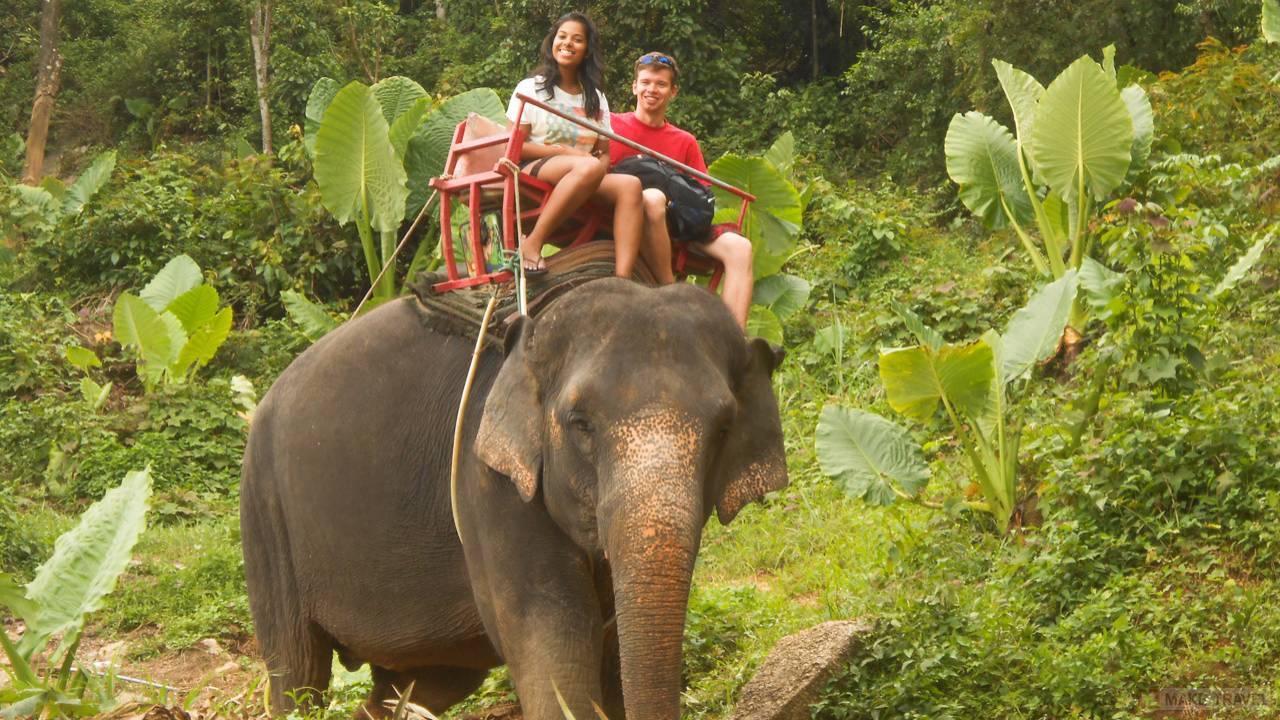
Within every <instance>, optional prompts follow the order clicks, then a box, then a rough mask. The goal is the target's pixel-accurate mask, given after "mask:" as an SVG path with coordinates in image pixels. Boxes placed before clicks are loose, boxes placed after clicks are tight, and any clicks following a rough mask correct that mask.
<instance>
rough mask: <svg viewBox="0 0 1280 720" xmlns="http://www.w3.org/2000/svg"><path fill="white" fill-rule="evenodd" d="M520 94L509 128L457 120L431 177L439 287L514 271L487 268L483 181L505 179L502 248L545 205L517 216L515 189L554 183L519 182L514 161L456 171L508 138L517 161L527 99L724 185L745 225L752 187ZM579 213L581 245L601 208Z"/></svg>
mask: <svg viewBox="0 0 1280 720" xmlns="http://www.w3.org/2000/svg"><path fill="white" fill-rule="evenodd" d="M516 100H517V102H518V104H517V106H516V117H515V121H514V122H512V123H511V126H510V128H509V130H508V131H507V132H505V133H497V134H494V135H490V136H486V137H480V138H473V139H470V140H464V135H465V132H466V121H463V122H461V123H459V124H458V127H457V129H456V130H455V131H454V135H453V143H452V144H451V145H450V148H449V154H448V157H447V158H446V161H445V171H444V174H443V175H441V176H440V177H438V178H434V179H433V180H432V181H431V185H432V187H434V188H436V189H437V190H439V191H440V194H441V198H440V199H441V203H440V227H441V233H440V242H441V245H442V247H441V250H442V251H443V253H442V254H443V257H444V265H445V272H446V274H447V276H448V281H446V282H442V283H439V284H438V285H437V286H436V290H437V291H445V290H452V289H456V288H461V287H468V286H473V285H479V284H484V283H490V282H503V281H506V280H509V279H511V277H512V273H511V272H510V271H509V270H496V271H488V270H487V269H486V267H485V251H484V240H483V237H482V234H481V226H482V224H483V222H482V219H481V209H480V203H481V188H482V187H483V186H485V185H493V184H498V183H501V184H502V186H503V190H504V192H503V203H502V216H503V222H502V234H503V238H502V239H501V242H502V245H503V247H504V249H506V250H507V251H508V252H513V251H516V250H517V247H516V235H515V233H516V232H517V225H519V226H521V227H522V226H523V221H524V220H527V219H530V218H535V217H537V216H538V215H539V214H540V213H541V206H540V204H538V205H537V206H536V207H535V208H534V209H533V210H527V211H525V212H523V213H522V214H521V215H522V216H521V217H520V218H517V217H516V214H517V213H516V207H515V193H516V192H523V191H525V190H526V188H527V189H528V190H530V191H533V192H540V193H544V194H545V193H547V192H549V191H550V189H551V187H552V186H551V185H550V184H548V183H546V182H544V181H541V180H538V179H537V178H536V177H534V176H533V175H530V174H528V173H525V172H519V179H518V182H517V178H516V173H514V172H513V171H512V170H511V169H510V167H511V166H509V165H507V164H506V163H499V164H498V165H496V166H495V167H493V168H491V169H486V170H483V171H480V172H472V173H469V174H468V175H466V176H463V177H454V175H453V173H454V172H455V170H456V169H457V166H458V162H459V160H460V159H461V157H462V156H463V155H465V154H467V153H470V152H474V151H477V150H482V149H484V148H487V147H492V146H495V145H499V144H502V143H506V144H507V147H506V151H505V154H504V157H505V158H506V159H507V160H509V161H511V163H512V164H513V165H514V166H516V167H518V166H519V164H520V156H521V154H522V151H523V148H524V140H525V137H524V133H523V132H521V130H520V126H521V121H522V119H523V117H524V111H525V108H526V106H528V105H533V106H534V107H537V108H539V109H541V110H543V111H545V112H548V113H550V114H552V115H554V116H556V117H559V118H562V119H564V120H566V121H568V122H571V123H573V124H575V125H578V126H580V127H583V128H586V129H588V130H591V131H592V132H594V133H596V134H598V135H600V136H602V137H606V138H608V139H609V140H610V141H612V142H618V143H622V144H623V145H626V146H627V147H629V148H631V149H633V150H635V151H636V152H638V153H641V154H643V155H647V156H649V157H652V158H654V159H656V160H658V161H659V162H663V163H666V164H667V165H670V166H672V167H674V168H676V169H678V170H680V171H681V172H683V173H685V174H687V175H689V176H691V177H694V178H697V179H699V180H702V181H703V182H705V183H707V184H709V185H712V186H714V187H717V188H720V189H721V190H724V191H725V192H728V193H730V194H731V195H734V196H735V197H737V198H739V199H740V200H741V206H740V209H739V212H738V220H737V222H735V223H732V226H733V227H734V229H735V230H737V231H739V232H740V231H741V229H742V222H743V220H744V219H745V218H746V217H747V210H748V208H749V207H750V205H751V203H752V202H754V201H755V199H756V198H755V196H754V195H752V194H751V193H748V192H746V191H744V190H741V189H740V188H737V187H735V186H733V185H731V184H729V183H727V182H725V181H723V180H720V179H719V178H716V177H714V176H712V175H709V174H707V173H705V172H702V171H701V170H698V169H696V168H693V167H691V166H689V165H687V164H685V163H683V162H680V161H679V160H676V159H675V158H672V157H669V156H667V155H664V154H663V153H660V152H658V151H656V150H654V149H652V148H649V147H646V146H644V145H641V144H640V143H637V142H635V141H633V140H630V139H628V138H624V137H622V136H621V135H618V134H617V133H615V132H613V131H612V130H609V129H607V128H604V127H602V126H600V125H598V124H596V123H594V122H592V121H590V120H587V119H586V118H582V117H578V116H576V115H573V114H572V113H567V112H565V111H563V110H561V109H559V108H556V107H554V106H552V105H550V104H548V103H546V102H543V101H542V100H539V99H538V98H535V97H531V96H529V95H526V94H524V93H516ZM463 192H465V193H466V197H467V204H468V205H469V208H470V222H469V230H468V233H467V235H468V237H467V245H468V248H469V254H470V256H471V263H472V265H473V267H472V268H470V272H469V275H468V276H467V277H463V276H462V275H461V274H460V273H459V272H458V268H457V262H456V260H455V258H454V252H453V233H452V225H451V223H452V218H451V211H452V202H451V200H452V197H453V196H454V195H455V194H461V193H463ZM580 219H582V220H583V221H584V222H583V228H582V229H581V230H580V231H579V232H578V233H577V235H576V237H575V239H574V240H573V241H572V243H571V244H572V245H577V244H580V243H581V242H585V241H586V240H589V239H590V237H591V236H592V235H593V234H594V233H595V230H596V229H597V228H598V226H599V217H598V213H597V212H594V211H589V212H588V213H587V214H586V216H585V217H580ZM674 245H675V246H676V252H675V253H674V257H673V264H674V266H675V267H674V268H673V269H674V270H675V271H676V272H684V271H685V268H686V266H687V265H688V263H689V261H690V259H691V256H690V252H689V244H688V243H683V242H676V243H674ZM719 275H720V272H719V270H718V269H717V270H716V271H715V272H713V275H712V278H711V286H712V287H713V288H714V287H715V285H716V284H717V281H718V280H719Z"/></svg>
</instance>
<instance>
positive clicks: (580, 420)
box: [569, 410, 595, 434]
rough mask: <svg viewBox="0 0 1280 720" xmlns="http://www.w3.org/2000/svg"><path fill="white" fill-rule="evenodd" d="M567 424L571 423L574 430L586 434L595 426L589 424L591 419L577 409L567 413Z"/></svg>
mask: <svg viewBox="0 0 1280 720" xmlns="http://www.w3.org/2000/svg"><path fill="white" fill-rule="evenodd" d="M569 424H570V425H572V426H573V428H574V429H575V430H577V431H579V432H584V433H587V434H590V433H591V432H593V431H594V430H595V428H593V427H592V426H591V421H590V420H588V419H587V416H586V415H585V414H583V413H581V412H578V411H577V410H574V411H573V412H571V413H569Z"/></svg>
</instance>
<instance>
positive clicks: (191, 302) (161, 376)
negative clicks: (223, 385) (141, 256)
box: [111, 255, 232, 389]
mask: <svg viewBox="0 0 1280 720" xmlns="http://www.w3.org/2000/svg"><path fill="white" fill-rule="evenodd" d="M220 303H221V300H220V299H219V297H218V291H217V290H215V289H213V287H212V286H211V285H205V284H204V276H203V274H202V273H201V271H200V266H199V265H196V262H195V261H194V260H192V259H191V258H190V257H188V256H186V255H179V256H178V257H176V258H174V259H172V260H170V261H169V262H168V264H166V265H165V266H164V267H163V268H161V270H160V272H158V273H156V276H155V277H154V278H152V279H151V282H149V283H147V286H146V287H144V288H142V292H141V293H140V294H138V295H134V294H132V293H127V292H126V293H121V294H120V297H119V298H117V299H116V304H115V308H114V309H113V310H112V312H111V323H112V332H113V333H114V335H115V338H116V340H117V341H118V342H119V343H120V345H122V346H123V347H125V348H129V349H131V350H133V351H134V352H135V353H136V355H137V360H138V377H140V378H142V380H143V382H144V384H145V385H146V387H147V388H148V389H150V388H153V387H155V386H156V385H157V384H159V383H161V382H165V381H167V382H179V383H180V382H185V381H186V380H187V379H188V378H190V377H191V376H192V375H193V374H194V373H195V371H196V369H198V368H201V367H204V366H205V365H207V364H209V361H210V360H212V359H213V356H214V354H215V353H217V351H218V348H219V347H221V346H222V343H224V342H226V340H227V335H228V334H230V332H231V320H232V317H231V315H232V313H231V308H229V307H224V308H221V309H220V308H219V307H218V305H219V304H220Z"/></svg>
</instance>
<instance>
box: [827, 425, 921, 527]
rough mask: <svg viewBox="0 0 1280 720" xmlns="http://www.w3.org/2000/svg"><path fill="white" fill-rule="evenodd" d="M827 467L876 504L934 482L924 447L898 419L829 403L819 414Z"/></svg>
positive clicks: (847, 487) (847, 490) (854, 492)
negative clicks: (921, 447)
mask: <svg viewBox="0 0 1280 720" xmlns="http://www.w3.org/2000/svg"><path fill="white" fill-rule="evenodd" d="M815 447H816V450H817V455H818V464H819V465H820V466H821V467H822V472H823V473H824V474H826V475H828V476H830V477H833V478H836V479H837V480H838V481H839V482H840V485H841V486H842V487H843V489H844V491H845V493H846V494H847V495H849V496H850V497H853V498H863V499H865V500H866V501H867V502H869V503H871V504H873V505H888V504H890V503H892V502H893V501H894V500H895V499H896V498H897V497H898V494H899V493H898V492H895V490H894V488H895V487H897V488H898V490H899V491H900V492H901V494H902V495H904V496H906V497H911V496H914V495H916V494H917V493H919V492H920V491H921V490H922V489H923V488H924V487H925V485H926V484H928V482H929V466H928V465H926V464H925V462H924V458H923V457H922V456H921V454H920V447H919V446H918V445H917V444H916V443H915V442H913V441H912V440H911V436H910V435H908V434H907V431H906V430H905V429H904V428H903V427H902V426H901V425H898V424H897V423H894V422H892V421H889V420H886V419H885V418H882V417H880V416H879V415H876V414H874V413H869V412H865V411H863V410H857V409H854V408H844V407H839V406H837V405H828V406H826V407H824V408H823V409H822V415H821V417H819V418H818V429H817V433H816V438H815Z"/></svg>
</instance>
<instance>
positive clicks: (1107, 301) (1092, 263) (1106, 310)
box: [1077, 256, 1124, 320]
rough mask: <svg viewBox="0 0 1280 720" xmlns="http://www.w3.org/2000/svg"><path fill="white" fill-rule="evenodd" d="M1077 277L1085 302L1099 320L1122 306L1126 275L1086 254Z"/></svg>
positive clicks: (1104, 318)
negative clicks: (1121, 291) (1122, 292)
mask: <svg viewBox="0 0 1280 720" xmlns="http://www.w3.org/2000/svg"><path fill="white" fill-rule="evenodd" d="M1077 278H1078V279H1079V281H1080V292H1082V293H1084V300H1085V302H1086V303H1088V304H1089V307H1091V308H1093V312H1094V316H1095V317H1097V318H1098V319H1099V320H1106V319H1107V318H1108V317H1110V316H1111V314H1112V312H1114V311H1115V310H1117V309H1119V307H1122V305H1119V303H1122V302H1123V300H1122V299H1121V295H1120V289H1121V288H1123V287H1124V275H1121V274H1120V273H1118V272H1116V271H1114V270H1112V269H1111V268H1109V267H1107V266H1106V265H1103V264H1102V263H1100V262H1098V261H1097V260H1094V259H1093V258H1091V257H1088V256H1086V257H1085V258H1084V260H1082V261H1081V263H1080V271H1079V272H1078V273H1077Z"/></svg>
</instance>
